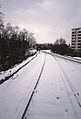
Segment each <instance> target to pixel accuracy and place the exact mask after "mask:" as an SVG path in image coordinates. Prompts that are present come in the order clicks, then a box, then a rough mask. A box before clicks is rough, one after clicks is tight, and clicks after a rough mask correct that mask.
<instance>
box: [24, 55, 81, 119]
mask: <svg viewBox="0 0 81 119" xmlns="http://www.w3.org/2000/svg"><path fill="white" fill-rule="evenodd" d="M46 56H47V57H46V63H45V67H44V70H43V73H42V76H41V78H40V82H39V84H38V86H37V88H36V91H35V93H34V96H33V98H32V100H31V103H30V105H29V107H28V110H27V112H26V115H25V117H24V119H25V118H27V119H81V107H80V105H79V103H81V64H78V63H75V62H73V61H68V60H65V59H62V58H59V57H56V56H55V57H52V56H51V55H48V54H47V55H46ZM68 80H69V83H68Z"/></svg>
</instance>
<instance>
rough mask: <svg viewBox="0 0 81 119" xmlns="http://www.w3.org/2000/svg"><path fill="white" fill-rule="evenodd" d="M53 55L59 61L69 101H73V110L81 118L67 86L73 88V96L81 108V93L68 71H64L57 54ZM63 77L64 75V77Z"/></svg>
mask: <svg viewBox="0 0 81 119" xmlns="http://www.w3.org/2000/svg"><path fill="white" fill-rule="evenodd" d="M52 56H53V58H54V59H55V60H56V62H57V64H58V67H59V72H60V74H61V76H62V81H63V83H64V86H65V90H66V93H67V95H68V98H69V101H70V102H71V105H72V107H73V111H74V114H75V117H76V118H77V119H79V117H78V113H77V111H76V107H75V104H74V99H73V98H71V96H70V94H69V90H68V88H67V87H68V86H69V88H70V89H71V91H72V97H74V98H75V99H76V102H77V104H78V106H79V108H80V109H81V99H80V97H79V95H80V93H79V92H78V91H77V90H76V88H75V87H74V86H73V85H72V83H71V82H70V79H69V77H68V76H67V74H66V72H65V71H64V69H63V67H62V66H61V64H60V62H59V61H58V59H57V56H55V55H52ZM63 77H64V78H63Z"/></svg>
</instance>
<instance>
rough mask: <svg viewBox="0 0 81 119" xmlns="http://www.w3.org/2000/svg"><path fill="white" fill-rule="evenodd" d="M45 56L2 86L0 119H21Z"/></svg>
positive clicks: (42, 55) (0, 92)
mask: <svg viewBox="0 0 81 119" xmlns="http://www.w3.org/2000/svg"><path fill="white" fill-rule="evenodd" d="M44 56H45V55H44V54H42V53H40V54H38V55H37V57H36V58H34V59H33V60H32V61H31V62H30V63H29V64H28V65H26V66H25V67H24V68H22V69H21V70H20V71H19V72H18V73H17V74H15V76H13V77H12V78H10V79H9V80H8V81H6V82H4V83H3V84H2V85H0V119H21V118H19V117H20V116H21V115H22V113H23V111H24V109H25V107H26V104H27V98H28V97H29V95H30V92H31V87H32V86H33V83H34V82H35V81H36V79H37V78H38V76H39V73H40V71H41V67H42V63H43V61H44ZM39 61H40V62H39Z"/></svg>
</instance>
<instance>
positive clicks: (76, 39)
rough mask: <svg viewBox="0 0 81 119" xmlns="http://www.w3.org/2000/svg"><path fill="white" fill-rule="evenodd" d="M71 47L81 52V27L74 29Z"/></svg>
mask: <svg viewBox="0 0 81 119" xmlns="http://www.w3.org/2000/svg"><path fill="white" fill-rule="evenodd" d="M71 49H73V50H74V51H76V52H81V27H80V28H73V29H72V40H71Z"/></svg>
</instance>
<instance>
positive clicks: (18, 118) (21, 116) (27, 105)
mask: <svg viewBox="0 0 81 119" xmlns="http://www.w3.org/2000/svg"><path fill="white" fill-rule="evenodd" d="M45 61H46V54H45V59H44V62H43V65H42V68H41V71H40V74H39V76H38V78H37V79H35V81H34V82H33V83H32V85H31V90H30V93H29V95H28V97H27V98H28V99H27V103H26V106H25V108H24V110H23V112H22V113H21V115H20V113H19V112H18V113H19V114H18V113H17V114H16V116H15V117H14V119H26V117H25V114H26V111H27V109H28V107H29V104H30V102H31V99H32V97H33V94H34V92H35V89H36V87H37V85H38V83H39V80H40V77H41V75H42V72H43V69H44V66H45Z"/></svg>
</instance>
